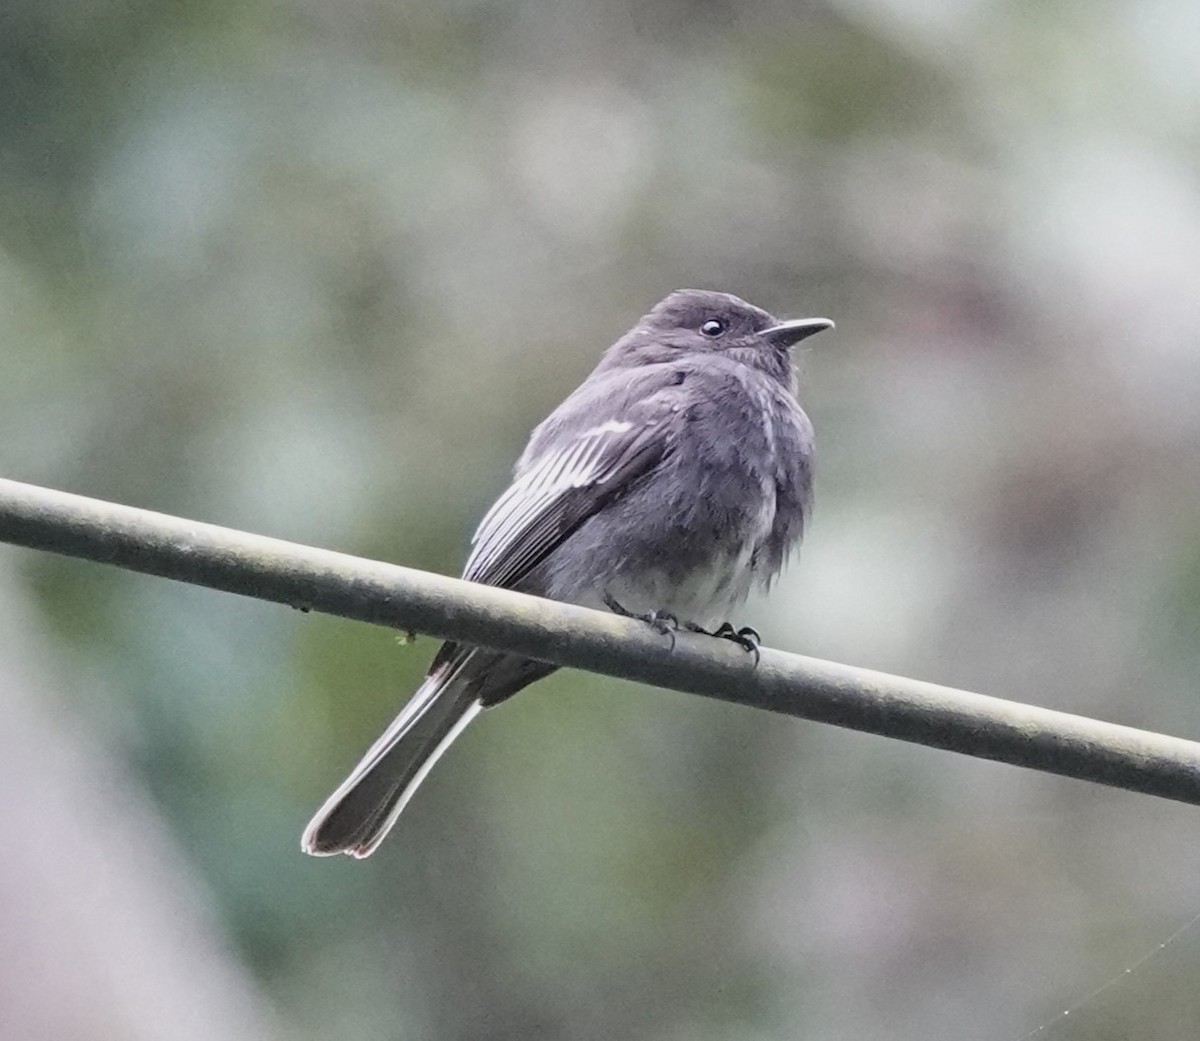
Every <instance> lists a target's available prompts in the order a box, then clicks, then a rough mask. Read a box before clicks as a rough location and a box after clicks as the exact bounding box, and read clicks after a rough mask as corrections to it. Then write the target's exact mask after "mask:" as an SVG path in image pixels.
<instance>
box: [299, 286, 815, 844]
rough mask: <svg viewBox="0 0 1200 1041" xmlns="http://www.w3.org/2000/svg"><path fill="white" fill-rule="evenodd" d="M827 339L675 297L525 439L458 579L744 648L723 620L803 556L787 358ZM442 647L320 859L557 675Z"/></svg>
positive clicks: (483, 651) (366, 834) (370, 757)
mask: <svg viewBox="0 0 1200 1041" xmlns="http://www.w3.org/2000/svg"><path fill="white" fill-rule="evenodd" d="M832 327H833V323H832V322H831V321H829V320H828V319H825V318H803V319H795V320H791V321H779V320H777V319H776V318H774V317H773V316H772V315H771V314H769V313H768V312H767V311H764V310H763V309H761V308H759V307H755V306H754V305H753V304H749V303H747V302H746V301H745V300H742V299H741V298H739V297H737V296H733V295H732V294H729V293H722V292H715V291H709V290H697V289H680V290H676V291H675V292H672V293H670V294H669V295H668V296H666V297H665V298H664V299H663V300H661V301H660V302H659V303H658V304H656V305H655V306H654V307H653V308H652V309H651V310H650V311H649V312H648V313H647V314H645V315H644V316H643V317H642V318H641V319H640V320H639V321H638V322H637V324H636V325H634V327H633V328H632V329H630V330H629V332H627V333H626V334H625V335H624V336H622V337H621V338H620V339H618V340H617V341H616V343H614V344H613V345H612V346H611V347H609V348H608V350H607V351H605V352H604V354H603V355H602V357H601V359H600V361H599V363H598V364H597V365H596V367H595V369H594V370H593V371H592V373H591V374H590V375H589V376H588V377H587V378H586V379H585V380H584V381H583V383H582V384H580V386H579V387H578V388H577V389H576V390H575V391H574V392H572V393H571V394H570V395H569V396H568V397H567V398H566V399H565V400H564V401H563V402H562V404H561V405H559V406H558V408H556V409H555V410H554V411H553V412H552V413H551V414H550V415H549V416H548V417H547V418H546V419H545V420H544V421H543V422H542V423H541V424H540V425H539V426H537V427H536V428H535V429H534V431H533V433H532V434H531V436H530V439H529V443H528V445H527V447H526V448H525V451H524V452H523V453H522V455H521V457H520V458H519V459H518V461H517V463H516V466H515V468H514V471H513V477H512V481H511V483H510V484H509V486H508V488H507V489H506V490H505V491H504V492H503V493H502V494H501V495H500V497H499V498H498V499H497V500H496V501H495V503H494V504H493V505H492V507H491V508H490V509H489V510H488V511H487V512H486V514H485V515H484V517H483V519H482V521H481V522H480V523H479V526H478V528H477V529H476V531H475V534H474V537H473V538H472V540H471V549H470V552H469V555H468V557H467V562H466V565H465V566H464V568H463V573H462V575H463V578H465V579H468V580H470V581H475V582H483V583H487V584H489V585H494V586H500V587H503V588H507V589H515V590H519V591H521V592H524V593H532V594H535V595H538V596H544V597H549V598H551V599H555V600H561V601H566V602H568V603H573V604H579V605H582V606H585V607H596V608H607V609H609V610H613V611H617V612H619V613H621V614H626V615H630V616H633V617H636V618H642V619H644V620H646V621H647V622H649V623H651V624H653V625H655V627H656V628H658V629H659V630H660V631H667V630H670V631H671V632H672V640H674V630H675V629H676V628H677V627H678V628H686V629H690V630H694V631H697V632H705V633H709V634H711V635H714V636H726V637H730V638H733V639H735V640H737V641H738V642H740V643H742V644H743V645H746V646H748V647H752V648H753V649H754V650H755V653H756V654H757V634H756V633H754V632H753V630H749V629H742V630H735V629H734V628H733V627H732V625H731V624H730V623H729V618H730V617H731V615H732V612H734V611H735V610H736V609H737V607H738V606H739V605H740V604H741V603H742V602H743V601H744V600H745V599H746V597H747V596H748V594H749V593H750V591H751V589H752V588H754V587H755V586H759V587H762V588H767V587H769V586H770V584H771V581H772V580H773V579H774V578H775V577H776V576H777V575H778V574H779V572H780V570H781V569H782V568H783V566H784V563H785V561H786V560H787V558H788V556H789V554H790V553H791V551H792V550H793V549H794V548H795V547H796V546H797V545H798V543H799V541H800V539H801V536H802V535H803V533H804V529H805V525H806V524H807V522H808V518H809V513H810V508H811V502H812V458H813V428H812V424H811V423H810V421H809V419H808V417H807V416H806V415H805V413H804V411H803V410H802V409H801V407H800V404H799V402H798V401H797V398H796V370H795V366H794V364H793V360H792V356H791V348H792V346H793V345H795V344H796V343H799V342H800V341H801V340H803V339H805V338H807V337H809V336H812V335H813V334H815V333H819V332H821V331H823V330H825V329H830V328H832ZM555 668H556V667H555V666H553V665H550V664H547V663H545V662H538V661H532V660H530V659H527V658H522V657H520V656H519V655H515V654H510V653H506V652H504V651H499V650H491V649H487V648H481V647H473V646H469V645H465V644H461V643H458V642H456V641H453V640H451V641H447V642H446V643H444V644H442V646H441V648H440V649H439V650H438V652H437V654H436V655H435V657H434V659H433V662H432V664H431V665H430V668H429V671H428V673H427V674H426V676H425V679H424V681H423V682H422V683H421V684H420V686H419V687H418V688H417V690H416V692H415V693H414V694H413V695H412V697H411V699H410V700H409V701H408V703H407V704H406V705H405V706H404V707H403V709H402V710H401V711H400V714H399V715H398V716H397V717H396V718H395V720H394V721H393V722H392V724H391V725H390V726H389V727H388V728H387V730H385V731H384V733H383V734H382V735H381V736H380V738H379V739H378V740H377V741H376V742H375V743H374V744H373V745H372V746H371V747H370V748H369V749H368V751H367V752H366V754H365V755H364V756H363V758H362V760H361V761H360V762H359V763H358V765H357V766H356V767H355V768H354V770H353V771H352V772H351V773H350V775H349V776H348V777H347V778H346V780H345V781H344V782H343V783H342V784H341V785H340V786H339V787H338V788H337V790H336V791H335V792H334V793H333V794H332V795H331V796H330V797H329V798H328V799H327V800H326V802H325V803H324V805H323V806H322V807H321V808H320V810H318V811H317V813H316V815H315V816H314V817H313V818H312V821H311V822H310V823H309V825H308V827H307V828H306V829H305V831H304V834H303V838H302V840H301V848H302V849H303V850H304V851H305V852H306V853H309V854H312V855H314V856H328V855H332V854H336V853H345V854H348V855H349V856H351V857H355V858H363V857H366V856H369V855H370V854H371V853H373V852H374V851H375V850H376V849H377V848H378V846H379V844H380V842H382V841H383V839H384V837H385V836H386V835H387V834H388V832H389V831H390V830H391V828H392V826H393V825H394V824H395V822H396V819H397V818H398V817H399V815H400V812H401V810H402V809H403V808H404V806H405V805H406V804H407V803H408V801H409V799H410V798H411V797H412V795H413V792H414V791H416V789H417V786H418V785H419V784H420V783H421V782H422V781H423V780H424V779H425V777H426V775H427V774H428V773H429V770H430V769H431V768H432V767H433V765H434V763H435V762H436V761H437V760H438V758H439V757H440V756H441V755H442V753H443V752H444V751H445V750H446V749H447V747H449V745H450V744H451V743H452V742H453V741H454V739H455V738H456V737H458V735H459V734H461V733H462V731H463V729H464V728H465V727H466V726H467V725H468V724H469V723H470V722H471V721H472V720H473V719H475V717H476V716H477V715H478V714H479V713H480V711H482V710H483V709H485V708H491V707H493V706H495V705H497V704H499V703H501V702H502V701H504V700H506V699H507V698H509V697H511V696H512V695H514V694H516V693H517V692H518V691H519V690H521V689H522V688H524V687H526V686H528V685H529V684H530V683H533V682H534V681H535V680H538V679H541V678H543V677H545V676H547V675H549V674H550V673H551V672H553V671H554V670H555Z"/></svg>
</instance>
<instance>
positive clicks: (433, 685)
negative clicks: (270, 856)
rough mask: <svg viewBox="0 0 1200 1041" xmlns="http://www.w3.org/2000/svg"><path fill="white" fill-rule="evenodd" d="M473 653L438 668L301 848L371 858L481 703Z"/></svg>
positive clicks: (321, 853) (326, 809)
mask: <svg viewBox="0 0 1200 1041" xmlns="http://www.w3.org/2000/svg"><path fill="white" fill-rule="evenodd" d="M469 657H470V655H467V656H465V657H464V658H460V659H459V660H458V661H449V662H446V663H445V664H443V665H442V666H441V667H439V668H436V669H435V670H434V671H433V672H432V673H430V675H429V676H428V677H427V678H426V680H425V682H424V683H422V684H421V686H420V687H419V688H418V689H417V692H416V693H415V694H414V695H413V696H412V699H411V700H410V701H409V703H408V704H407V705H405V706H404V708H403V709H402V710H401V712H400V715H398V716H397V717H396V719H395V720H394V721H393V722H392V725H391V726H390V727H388V728H387V730H386V731H385V732H384V734H383V736H382V737H381V738H380V739H379V740H378V741H376V742H375V744H373V745H372V746H371V748H370V749H369V750H368V752H367V754H366V755H365V756H363V758H362V761H361V762H360V763H359V764H358V766H356V767H355V768H354V771H353V772H352V773H351V774H350V776H349V777H347V778H346V780H345V781H343V782H342V785H341V787H340V788H338V790H337V791H336V792H334V793H333V794H332V795H331V796H330V797H329V798H328V799H327V800H326V802H325V805H324V806H322V807H321V808H320V810H318V811H317V814H316V816H315V817H313V819H312V820H311V821H310V822H309V825H308V827H307V828H305V829H304V837H303V838H302V839H301V840H300V848H301V849H303V850H304V852H305V853H311V854H313V855H314V856H318V857H324V856H329V855H331V854H333V853H347V854H349V855H350V856H352V857H358V858H362V857H367V856H370V855H371V853H373V852H374V851H375V847H376V846H378V845H379V843H380V842H382V841H383V838H384V836H385V835H387V833H388V832H389V831H390V830H391V827H392V825H393V824H395V823H396V818H397V817H399V816H400V811H401V810H402V809H404V806H405V804H406V803H407V802H408V800H409V799H410V798H411V797H412V794H413V792H415V791H416V789H417V785H419V784H420V783H421V782H422V781H423V780H424V779H425V775H426V774H427V773H428V772H429V770H430V768H431V767H432V766H433V764H434V763H435V762H437V760H438V757H439V756H440V755H441V754H442V753H443V752H444V751H445V750H446V749H447V748H448V747H449V746H450V743H451V742H452V741H453V740H454V739H455V738H456V737H458V735H459V734H460V733H461V732H462V730H463V728H464V727H465V726H466V725H467V724H468V723H469V722H470V721H471V720H472V719H474V718H475V716H476V715H477V714H478V712H479V709H480V702H479V697H478V695H477V694H475V693H474V692H473V688H474V686H475V685H474V684H472V683H470V682H467V681H466V680H465V677H463V676H462V671H463V670H462V666H463V665H464V664H465V663H466V660H467V659H469Z"/></svg>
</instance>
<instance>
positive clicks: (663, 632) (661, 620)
mask: <svg viewBox="0 0 1200 1041" xmlns="http://www.w3.org/2000/svg"><path fill="white" fill-rule="evenodd" d="M604 604H605V606H606V607H607V608H608V609H609V610H610V611H612V612H613V614H619V615H622V616H623V617H625V618H636V619H637V620H638V621H639V622H645V623H646V624H647V625H649V626H650V627H651V628H652V629H653V630H654V631H655V632H656V633H658V635H659V636H669V637H671V650H675V632H676V630H677V629H678V628H679V619H678V618H676V617H675V616H674V615H673V614H671V612H670V611H647V612H646V613H645V614H638V613H637V612H636V611H630V610H629V609H628V608H625V607H622V606H621V604H619V603H618V602H617V599H616V597H614V596H612V595H611V594H609V593H605V594H604Z"/></svg>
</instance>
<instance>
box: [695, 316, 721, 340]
mask: <svg viewBox="0 0 1200 1041" xmlns="http://www.w3.org/2000/svg"><path fill="white" fill-rule="evenodd" d="M700 331H701V332H702V333H704V335H705V336H709V337H712V338H713V339H716V338H717V337H718V336H720V335H721V333H723V332H724V331H725V323H724V322H722V321H721V319H719V318H710V319H709V320H708V321H707V322H705V323H704V324H703V325H702V326H700Z"/></svg>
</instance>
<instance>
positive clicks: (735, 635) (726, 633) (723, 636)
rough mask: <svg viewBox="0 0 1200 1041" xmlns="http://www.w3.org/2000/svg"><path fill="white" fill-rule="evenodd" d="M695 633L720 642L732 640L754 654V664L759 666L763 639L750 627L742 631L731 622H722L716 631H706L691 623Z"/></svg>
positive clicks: (743, 628)
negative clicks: (760, 647)
mask: <svg viewBox="0 0 1200 1041" xmlns="http://www.w3.org/2000/svg"><path fill="white" fill-rule="evenodd" d="M687 628H688V629H690V630H691V631H692V632H694V633H703V634H704V635H705V636H715V637H717V639H719V640H732V641H733V642H734V643H736V644H737V645H738V646H739V647H741V648H742V649H743V650H745V651H753V652H754V664H755V665H756V666H757V665H758V659H759V657H760V655H759V651H758V648H759V645H760V644H761V643H762V637H761V636H759V635H758V630H757V629H753V628H751V627H750V626H748V625H743V626H742V627H741V628H740V629H735V628H734V627H733V626H732V625H730V624H729V622H722V623H721V624H720V625H719V626H717V628H716V629H705V628H704V627H703V626H700V625H695V624H694V623H689V624H688V626H687Z"/></svg>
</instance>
